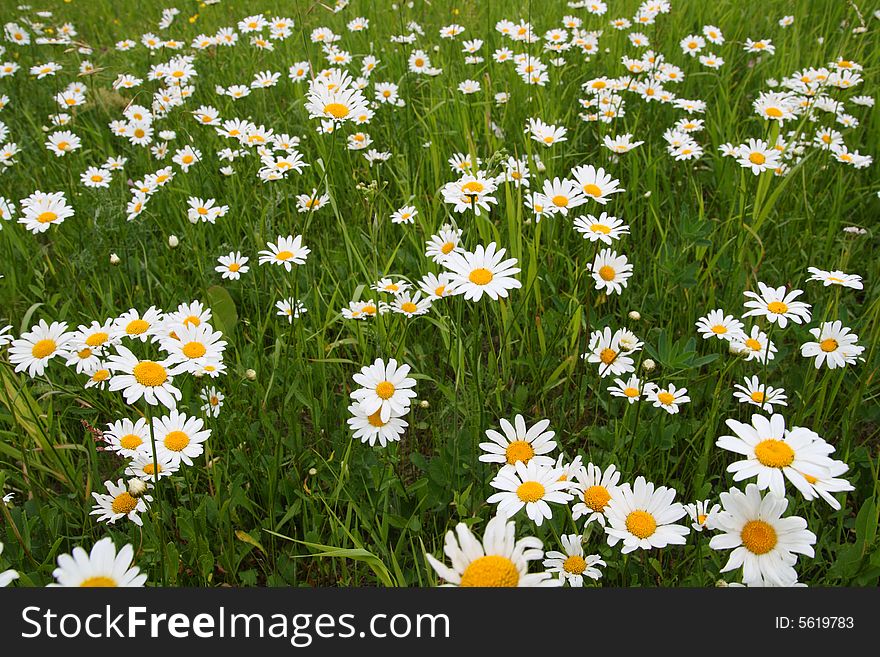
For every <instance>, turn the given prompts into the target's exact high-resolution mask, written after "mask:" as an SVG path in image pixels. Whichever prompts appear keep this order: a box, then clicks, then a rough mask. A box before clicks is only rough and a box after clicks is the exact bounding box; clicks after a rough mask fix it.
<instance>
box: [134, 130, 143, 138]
mask: <svg viewBox="0 0 880 657" xmlns="http://www.w3.org/2000/svg"><path fill="white" fill-rule="evenodd" d="M145 134H146V133H145V132H144V129H143V128H135V130H134V136H135V137H137V138H138V139H141V138H142V137H143V136H144V135H145Z"/></svg>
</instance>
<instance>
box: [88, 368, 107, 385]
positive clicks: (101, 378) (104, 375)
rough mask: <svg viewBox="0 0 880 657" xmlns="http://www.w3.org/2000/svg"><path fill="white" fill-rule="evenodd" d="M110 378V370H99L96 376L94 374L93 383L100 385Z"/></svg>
mask: <svg viewBox="0 0 880 657" xmlns="http://www.w3.org/2000/svg"><path fill="white" fill-rule="evenodd" d="M109 378H110V370H98V371H96V372H95V373H94V374H92V381H94V382H95V383H100V382H101V381H106V380H107V379H109Z"/></svg>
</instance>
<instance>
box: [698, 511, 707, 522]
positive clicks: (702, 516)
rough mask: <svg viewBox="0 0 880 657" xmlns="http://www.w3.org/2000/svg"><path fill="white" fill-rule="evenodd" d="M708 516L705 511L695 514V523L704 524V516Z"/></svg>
mask: <svg viewBox="0 0 880 657" xmlns="http://www.w3.org/2000/svg"><path fill="white" fill-rule="evenodd" d="M708 517H709V516H707V515H706V514H705V513H701V514H700V515H698V516H697V524H698V525H705V524H706V518H708Z"/></svg>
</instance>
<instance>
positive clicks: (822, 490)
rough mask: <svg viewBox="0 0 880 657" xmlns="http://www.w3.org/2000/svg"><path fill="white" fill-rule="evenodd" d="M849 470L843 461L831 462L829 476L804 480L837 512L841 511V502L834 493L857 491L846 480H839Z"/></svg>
mask: <svg viewBox="0 0 880 657" xmlns="http://www.w3.org/2000/svg"><path fill="white" fill-rule="evenodd" d="M847 470H849V466H848V465H847V464H846V463H844V462H843V461H831V465H830V466H829V467H828V476H826V477H811V476H809V475H804V478H805V479H806V480H807V483H808V484H809V485H810V487H811V488H812V489H813V491H814V492H815V493H816V495H817V496H818V497H821V498H822V499H823V500H825V501H826V502H828V504H830V505H831V508H832V509H834V510H835V511H840V509H841V505H840V502H839V501H838V500H837V498H835V497H834V496H833V495H832V493H840V492H843V491H850V490H855V488H854V487H853V485H852V484H851V483H849V482H848V481H847V480H846V479H839V478H838V477H839V476H840V475H842V474H844V473H845V472H846V471H847Z"/></svg>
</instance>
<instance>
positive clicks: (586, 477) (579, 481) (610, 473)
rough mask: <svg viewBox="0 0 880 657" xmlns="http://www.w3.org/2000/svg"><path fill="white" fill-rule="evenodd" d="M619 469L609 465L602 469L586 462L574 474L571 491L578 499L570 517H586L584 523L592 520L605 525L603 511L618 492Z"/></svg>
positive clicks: (587, 523) (575, 518)
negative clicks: (585, 464)
mask: <svg viewBox="0 0 880 657" xmlns="http://www.w3.org/2000/svg"><path fill="white" fill-rule="evenodd" d="M619 483H620V471H619V470H618V469H617V467H616V466H615V465H613V464H612V465H609V466H608V467H607V468H605V470H604V471H603V470H602V468H600V467H599V466H598V465H594V464H593V463H587V466H586V467H584V468H581V469H580V470H578V471H577V472H575V474H574V482H573V487H572V492H574V493H575V499H576V500H579V501H578V502H577V503H576V504H575V505H574V506H573V507H572V508H571V513H572V518H573V519H574V520H577V519H578V518H581V517H583V516H586V517H587V520H586V523H585V524H586V525H589V524H590V523H591V522H593V521H594V520H595V521H596V522H598V523H599V524H600V525H602V526H603V527H604V526H605V513H606V511H607V510H608V503H609V502H610V501H611V500H612V499H614V498H615V497H617V496H618V495H619V493H620V486H619V485H618V484H619Z"/></svg>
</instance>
